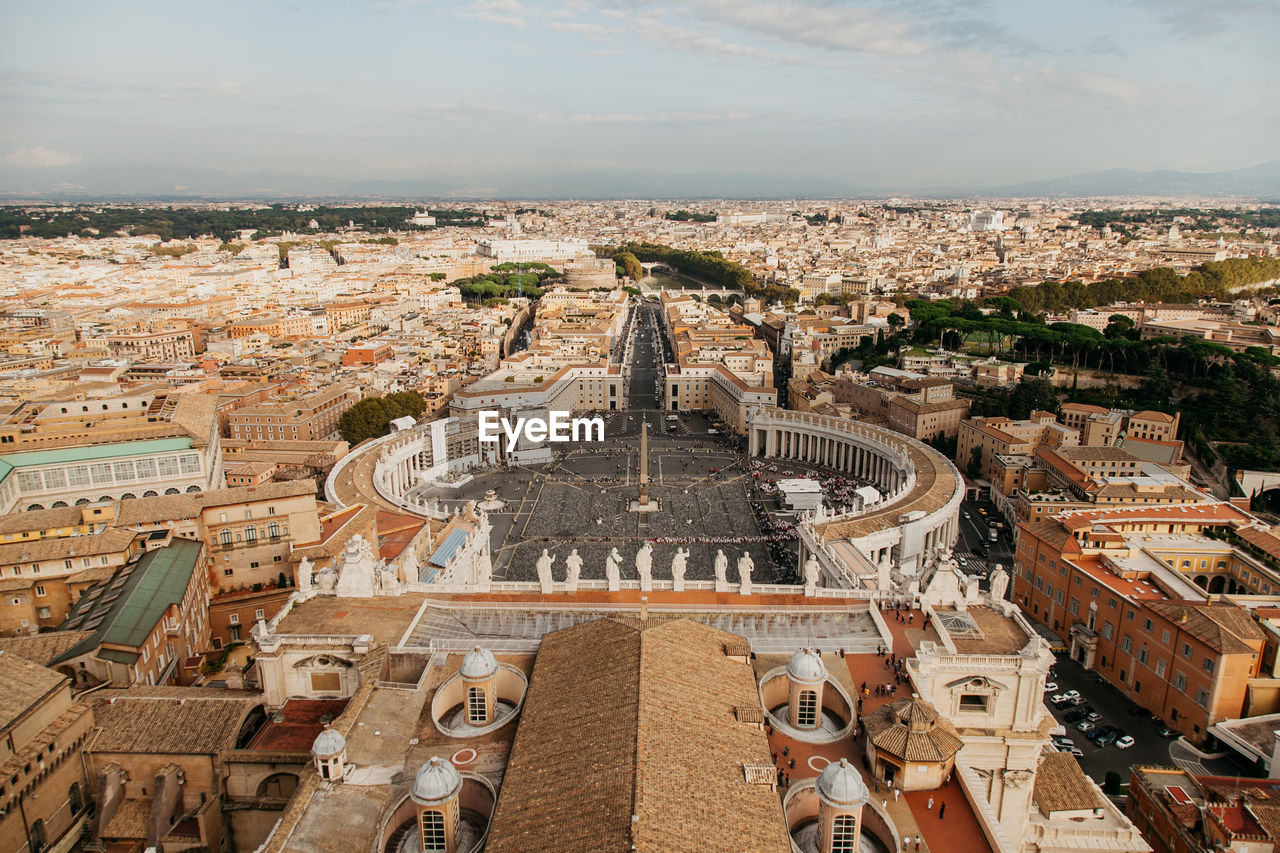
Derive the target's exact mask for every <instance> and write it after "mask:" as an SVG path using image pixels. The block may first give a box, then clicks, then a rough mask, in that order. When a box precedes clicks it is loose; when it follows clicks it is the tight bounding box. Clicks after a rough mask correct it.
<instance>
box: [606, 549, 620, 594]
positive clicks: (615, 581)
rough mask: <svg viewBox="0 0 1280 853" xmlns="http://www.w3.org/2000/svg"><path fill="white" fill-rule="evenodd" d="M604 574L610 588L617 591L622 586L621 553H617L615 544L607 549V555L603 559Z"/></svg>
mask: <svg viewBox="0 0 1280 853" xmlns="http://www.w3.org/2000/svg"><path fill="white" fill-rule="evenodd" d="M604 576H605V580H607V581H608V582H609V589H610V590H612V591H613V592H617V591H618V590H619V589H621V588H622V555H621V554H619V553H618V548H617V546H614V548H613V549H612V550H611V551H609V556H608V558H607V559H606V560H605V561H604Z"/></svg>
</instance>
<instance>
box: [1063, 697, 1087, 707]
mask: <svg viewBox="0 0 1280 853" xmlns="http://www.w3.org/2000/svg"><path fill="white" fill-rule="evenodd" d="M1067 701H1068V702H1070V703H1071V704H1072V705H1083V704H1084V703H1085V698H1084V697H1083V696H1074V697H1072V698H1071V699H1068V700H1067Z"/></svg>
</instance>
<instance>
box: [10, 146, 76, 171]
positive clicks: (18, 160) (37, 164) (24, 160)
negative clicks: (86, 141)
mask: <svg viewBox="0 0 1280 853" xmlns="http://www.w3.org/2000/svg"><path fill="white" fill-rule="evenodd" d="M80 159H81V158H80V157H79V156H77V155H75V154H67V153H65V152H63V151H54V150H53V149H52V148H45V147H44V146H43V145H37V146H35V147H33V148H18V149H16V150H14V151H10V152H9V153H8V154H6V155H4V161H5V162H6V163H8V164H9V165H11V166H30V167H34V168H42V167H48V166H70V165H71V164H72V163H79V162H80Z"/></svg>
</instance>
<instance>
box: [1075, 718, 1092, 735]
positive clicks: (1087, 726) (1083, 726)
mask: <svg viewBox="0 0 1280 853" xmlns="http://www.w3.org/2000/svg"><path fill="white" fill-rule="evenodd" d="M1093 729H1094V725H1093V723H1091V722H1089V721H1088V720H1085V721H1084V722H1082V723H1080V724H1078V725H1077V726H1076V730H1077V731H1081V732H1084V733H1085V734H1089V733H1091V732H1092V731H1093Z"/></svg>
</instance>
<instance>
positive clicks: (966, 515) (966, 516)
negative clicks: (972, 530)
mask: <svg viewBox="0 0 1280 853" xmlns="http://www.w3.org/2000/svg"><path fill="white" fill-rule="evenodd" d="M961 515H963V516H964V517H965V518H969V513H967V512H965V513H961Z"/></svg>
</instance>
